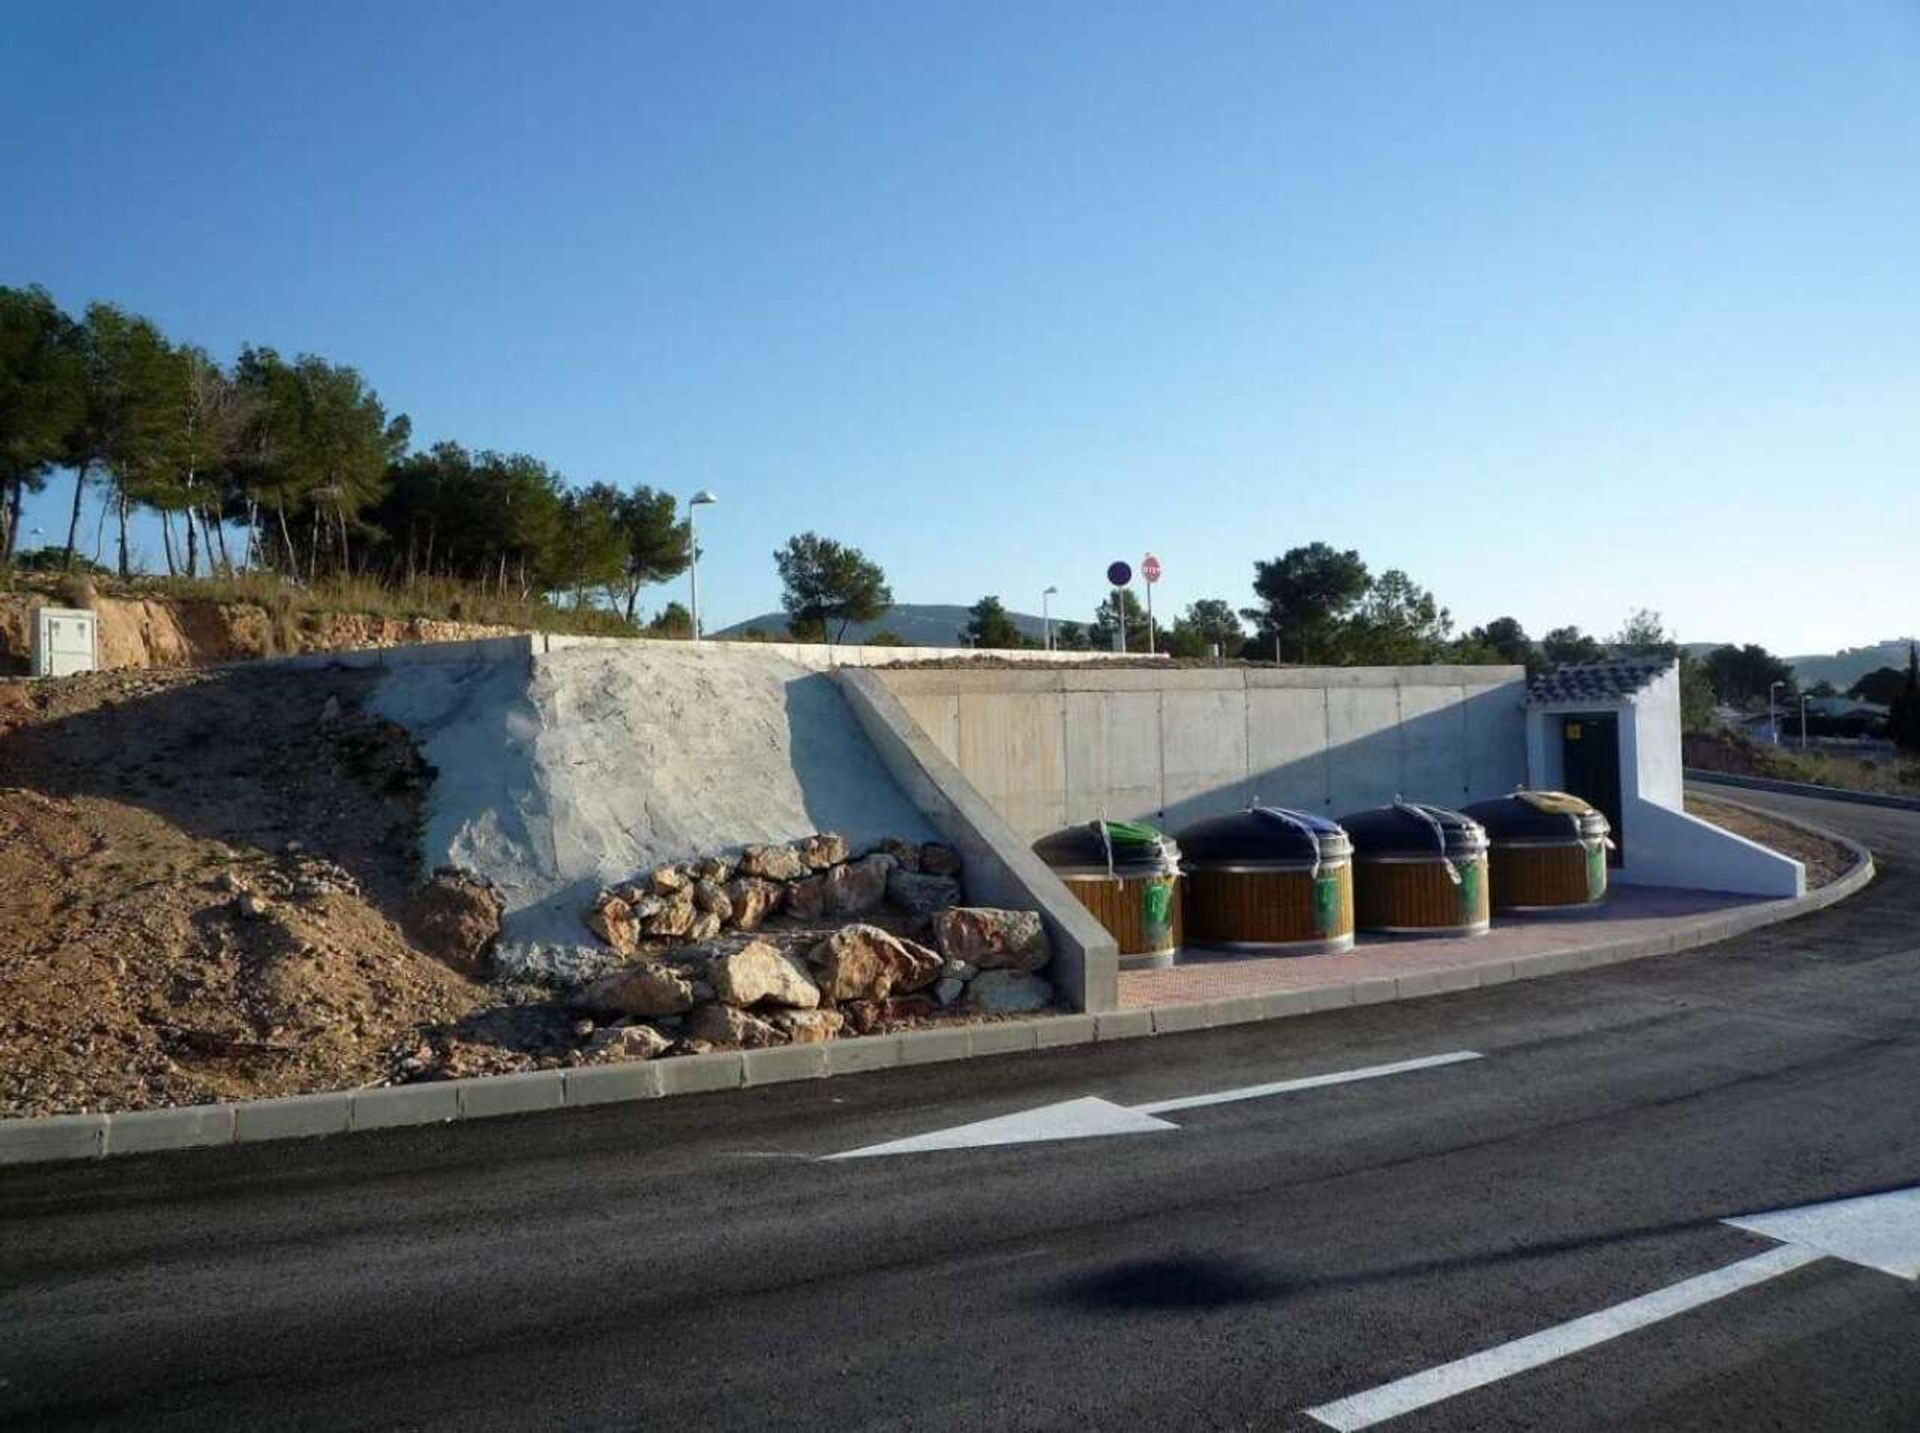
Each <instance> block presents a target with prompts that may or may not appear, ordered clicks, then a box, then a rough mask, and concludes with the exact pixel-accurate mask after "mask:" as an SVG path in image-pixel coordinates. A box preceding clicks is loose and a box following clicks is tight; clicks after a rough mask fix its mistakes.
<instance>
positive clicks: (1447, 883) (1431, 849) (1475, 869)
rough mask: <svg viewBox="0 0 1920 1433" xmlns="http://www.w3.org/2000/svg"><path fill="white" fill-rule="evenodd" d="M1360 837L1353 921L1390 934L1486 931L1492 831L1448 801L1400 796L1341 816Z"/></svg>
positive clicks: (1355, 862)
mask: <svg viewBox="0 0 1920 1433" xmlns="http://www.w3.org/2000/svg"><path fill="white" fill-rule="evenodd" d="M1340 824H1341V826H1343V827H1344V828H1345V829H1346V832H1347V837H1348V839H1349V840H1351V841H1352V842H1353V905H1354V924H1355V925H1356V926H1358V927H1359V928H1360V929H1361V930H1365V931H1378V932H1380V933H1381V934H1383V935H1483V934H1485V933H1486V931H1487V929H1488V928H1489V926H1490V925H1491V923H1492V922H1491V915H1492V909H1491V893H1490V892H1489V890H1488V887H1487V833H1486V829H1485V828H1484V827H1482V826H1481V825H1480V823H1479V822H1478V821H1475V820H1474V819H1473V818H1472V817H1471V816H1468V815H1466V814H1465V813H1464V812H1460V811H1450V810H1448V809H1447V808H1446V807H1444V806H1426V805H1422V804H1420V803H1418V802H1412V801H1396V802H1394V803H1393V805H1391V806H1378V807H1375V808H1374V809H1372V810H1370V811H1356V812H1355V813H1353V814H1352V815H1351V816H1342V817H1341V818H1340Z"/></svg>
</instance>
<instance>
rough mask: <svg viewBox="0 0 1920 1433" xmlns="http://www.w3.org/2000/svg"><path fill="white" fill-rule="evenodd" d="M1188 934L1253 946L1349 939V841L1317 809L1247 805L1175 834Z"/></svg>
mask: <svg viewBox="0 0 1920 1433" xmlns="http://www.w3.org/2000/svg"><path fill="white" fill-rule="evenodd" d="M1179 841H1180V852H1181V865H1182V867H1183V869H1184V870H1185V871H1186V881H1187V902H1186V922H1187V940H1188V942H1189V943H1190V944H1194V945H1205V946H1211V947H1215V948H1218V949H1223V950H1239V951H1248V952H1257V953H1259V954H1263V955H1318V954H1326V953H1330V952H1333V951H1341V950H1350V949H1351V948H1352V947H1353V861H1352V855H1353V847H1352V845H1351V843H1350V842H1349V841H1348V840H1347V833H1346V832H1345V831H1343V830H1342V829H1341V828H1340V827H1339V825H1338V824H1337V823H1335V822H1332V821H1329V820H1327V819H1326V818H1325V817H1324V816H1315V815H1312V814H1310V813H1308V812H1305V811H1291V810H1288V809H1286V808H1285V807H1279V806H1254V807H1250V808H1248V809H1247V810H1245V811H1236V812H1234V813H1233V814H1232V815H1230V816H1216V817H1213V818H1212V819H1210V820H1206V821H1200V822H1196V823H1195V824H1194V825H1192V826H1189V827H1187V828H1186V829H1185V830H1183V831H1181V832H1180V834H1179Z"/></svg>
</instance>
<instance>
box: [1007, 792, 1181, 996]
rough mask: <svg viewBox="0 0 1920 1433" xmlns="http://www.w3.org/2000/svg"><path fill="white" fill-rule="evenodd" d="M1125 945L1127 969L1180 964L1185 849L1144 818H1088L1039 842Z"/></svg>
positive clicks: (1038, 851)
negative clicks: (1175, 958) (1177, 958)
mask: <svg viewBox="0 0 1920 1433" xmlns="http://www.w3.org/2000/svg"><path fill="white" fill-rule="evenodd" d="M1033 850H1034V854H1035V855H1037V856H1039V857H1040V859H1041V860H1043V861H1045V862H1046V863H1047V865H1048V866H1049V867H1051V868H1052V870H1053V873H1054V874H1055V875H1056V876H1058V877H1059V878H1060V879H1061V881H1062V882H1064V883H1065V885H1066V887H1067V889H1068V890H1070V891H1072V892H1073V894H1074V896H1075V898H1076V899H1077V900H1078V901H1079V902H1080V904H1081V905H1083V906H1085V907H1086V908H1087V910H1088V911H1089V912H1091V913H1092V915H1093V917H1094V919H1096V920H1098V921H1099V922H1100V924H1101V925H1103V926H1105V927H1106V928H1107V931H1108V933H1109V934H1111V935H1112V936H1113V939H1114V943H1115V944H1116V945H1117V946H1118V947H1119V948H1120V967H1121V969H1123V970H1137V969H1150V968H1153V967H1156V966H1166V965H1171V964H1173V956H1174V952H1175V951H1177V950H1178V949H1179V948H1180V936H1181V929H1180V927H1181V912H1180V848H1179V847H1178V846H1177V845H1175V844H1174V842H1173V841H1172V840H1171V839H1170V838H1169V837H1168V836H1167V835H1166V834H1165V833H1164V832H1162V831H1160V830H1158V829H1157V828H1155V827H1153V826H1149V825H1147V824H1146V823H1145V822H1143V821H1106V820H1099V821H1088V822H1086V823H1085V824H1084V825H1080V826H1068V827H1066V828H1065V829H1063V830H1059V831H1055V832H1054V833H1053V834H1052V835H1050V836H1042V837H1041V838H1040V839H1039V840H1038V841H1035V842H1034V843H1033Z"/></svg>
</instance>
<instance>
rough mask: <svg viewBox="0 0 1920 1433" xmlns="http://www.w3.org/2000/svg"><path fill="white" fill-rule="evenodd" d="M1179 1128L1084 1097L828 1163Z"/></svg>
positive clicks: (852, 1151) (892, 1143) (834, 1156)
mask: <svg viewBox="0 0 1920 1433" xmlns="http://www.w3.org/2000/svg"><path fill="white" fill-rule="evenodd" d="M1178 1128H1180V1126H1178V1125H1176V1124H1169V1123H1167V1121H1165V1120H1157V1119H1155V1118H1154V1117H1153V1116H1152V1115H1148V1114H1141V1113H1140V1112H1139V1111H1137V1110H1130V1109H1128V1108H1127V1107H1126V1106H1125V1105H1116V1104H1111V1103H1109V1102H1108V1101H1106V1100H1102V1099H1098V1098H1095V1097H1094V1096H1091V1095H1089V1096H1087V1097H1086V1098H1085V1099H1078V1100H1065V1101H1063V1102H1062V1103H1060V1104H1057V1105H1042V1106H1040V1108H1038V1109H1033V1110H1021V1111H1020V1112H1019V1113H1017V1114H1011V1115H1000V1116H998V1117H997V1118H994V1119H990V1120H976V1121H975V1122H974V1123H972V1124H966V1125H955V1126H954V1127H953V1128H952V1129H940V1130H934V1131H933V1132H932V1133H931V1134H916V1135H911V1136H909V1137H908V1138H906V1139H896V1140H889V1141H888V1142H887V1143H885V1144H870V1145H868V1146H866V1147H865V1148H864V1149H849V1150H844V1151H842V1152H841V1153H839V1154H830V1155H828V1156H826V1157H827V1158H828V1159H864V1158H866V1157H867V1156H869V1155H875V1154H923V1153H925V1152H926V1151H927V1150H930V1149H971V1148H974V1147H975V1146H980V1145H994V1144H1032V1143H1034V1142H1035V1141H1037V1140H1051V1139H1091V1138H1094V1137H1095V1136H1098V1135H1109V1134H1151V1133H1157V1132H1159V1131H1161V1130H1170V1129H1178Z"/></svg>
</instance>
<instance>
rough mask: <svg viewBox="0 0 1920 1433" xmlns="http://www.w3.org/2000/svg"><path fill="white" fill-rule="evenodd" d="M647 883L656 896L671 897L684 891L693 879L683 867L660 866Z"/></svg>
mask: <svg viewBox="0 0 1920 1433" xmlns="http://www.w3.org/2000/svg"><path fill="white" fill-rule="evenodd" d="M648 883H649V884H650V885H651V886H652V887H653V893H654V894H655V895H656V896H672V895H677V894H678V893H679V892H681V891H684V890H686V889H687V887H688V886H690V885H692V884H693V879H692V877H690V876H689V875H688V874H687V868H686V867H685V866H660V867H657V868H656V869H655V870H654V872H653V874H652V875H651V876H650V877H648Z"/></svg>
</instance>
